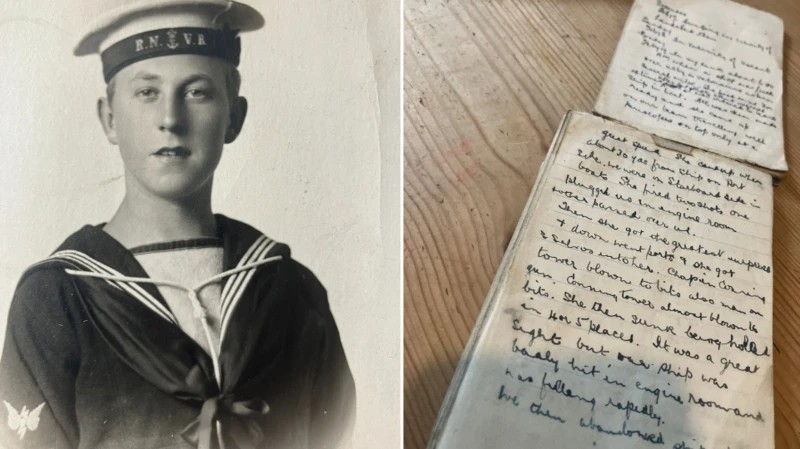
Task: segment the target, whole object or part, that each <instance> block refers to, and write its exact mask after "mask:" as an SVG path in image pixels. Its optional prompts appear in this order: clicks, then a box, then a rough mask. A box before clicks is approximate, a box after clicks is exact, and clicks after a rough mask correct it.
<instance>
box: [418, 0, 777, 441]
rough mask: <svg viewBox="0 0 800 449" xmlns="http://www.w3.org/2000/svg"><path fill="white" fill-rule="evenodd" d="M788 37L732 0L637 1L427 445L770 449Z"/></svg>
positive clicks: (527, 221) (549, 168) (498, 282)
mask: <svg viewBox="0 0 800 449" xmlns="http://www.w3.org/2000/svg"><path fill="white" fill-rule="evenodd" d="M782 36H783V25H782V22H781V21H780V19H777V18H775V17H774V16H771V15H769V14H766V13H763V12H759V11H756V10H754V9H751V8H748V7H745V6H742V5H739V4H736V3H733V2H729V1H727V0H703V1H699V0H695V1H689V0H680V1H679V0H637V1H636V2H635V4H634V6H633V8H632V10H631V13H630V15H629V18H628V21H627V23H626V25H625V29H624V31H623V34H622V38H621V40H620V43H619V45H618V47H617V51H616V53H615V56H614V58H613V61H612V63H611V67H610V69H609V73H608V75H607V77H606V81H605V83H604V85H603V88H602V91H601V93H600V96H599V99H598V102H597V104H596V106H595V111H596V113H595V114H590V113H584V112H571V113H568V114H567V115H566V116H565V117H564V119H563V121H562V124H561V126H560V128H559V130H558V132H557V134H556V136H555V138H554V140H553V143H552V146H551V148H550V151H549V153H548V156H547V158H546V159H545V162H544V163H543V165H542V167H541V169H540V174H539V178H538V180H537V182H536V185H535V187H534V189H533V192H532V193H531V196H530V198H529V201H528V204H527V206H526V208H525V210H524V212H523V215H522V218H521V220H520V222H519V225H518V226H517V230H516V232H515V234H514V237H513V238H512V240H511V243H510V245H509V248H508V250H507V252H506V255H505V257H504V259H503V262H502V264H501V266H500V269H499V271H498V273H497V276H496V278H495V281H494V284H493V285H492V288H491V290H490V292H489V295H488V297H487V300H486V303H485V305H484V308H483V310H482V312H481V315H480V317H479V318H478V321H477V323H476V325H475V329H474V330H473V334H472V336H471V338H470V341H469V343H468V346H467V348H466V350H465V353H464V355H463V356H462V360H461V363H460V365H459V367H458V369H457V371H456V374H455V376H454V379H453V381H452V384H451V387H450V390H449V391H448V394H447V397H446V398H445V401H444V404H443V405H442V408H441V411H440V413H439V418H438V421H437V423H436V426H435V428H434V431H433V434H432V437H431V441H430V444H429V448H431V449H433V448H436V449H455V448H458V449H473V448H474V449H483V448H496V449H502V448H518V447H535V448H542V449H556V448H568V449H581V448H592V449H594V448H647V447H667V448H673V449H688V448H695V449H699V448H701V447H702V448H707V449H711V448H731V449H733V448H754V447H758V448H771V447H774V416H773V391H772V250H771V246H772V245H771V243H772V204H773V202H772V189H773V187H772V182H773V177H772V176H771V175H776V174H779V173H780V172H781V171H785V170H786V168H787V167H786V162H785V158H784V154H783V126H782V118H781V117H782V116H781V88H782V69H781V59H782V57H781V54H782ZM740 161H742V162H740ZM756 166H758V167H756Z"/></svg>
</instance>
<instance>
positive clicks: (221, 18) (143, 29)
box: [74, 0, 264, 82]
mask: <svg viewBox="0 0 800 449" xmlns="http://www.w3.org/2000/svg"><path fill="white" fill-rule="evenodd" d="M116 3H117V4H118V5H117V6H115V7H113V9H111V10H109V11H108V12H106V13H103V14H101V15H100V16H99V17H98V18H97V19H96V20H94V21H93V22H92V23H91V24H90V25H89V27H88V28H87V30H86V31H85V32H84V33H83V34H82V37H81V39H80V40H79V42H78V44H77V45H76V46H75V50H74V53H75V55H76V56H84V55H91V54H94V53H99V54H100V58H101V59H102V62H103V77H104V79H105V80H106V82H108V81H110V80H111V78H113V77H114V75H115V74H116V73H117V72H119V71H120V70H122V69H123V68H124V67H126V66H128V65H130V64H133V63H134V62H137V61H141V60H144V59H148V58H155V57H159V56H167V55H175V54H199V55H205V56H213V57H218V58H221V59H224V60H226V61H230V62H231V63H232V64H234V65H238V64H239V54H240V52H241V46H240V41H239V37H238V32H240V31H251V30H256V29H258V28H261V27H262V26H263V25H264V18H263V17H262V16H261V14H260V13H259V12H258V11H256V10H255V9H253V8H252V7H250V6H248V5H246V4H244V3H240V2H236V1H233V0H123V1H120V0H117V2H116Z"/></svg>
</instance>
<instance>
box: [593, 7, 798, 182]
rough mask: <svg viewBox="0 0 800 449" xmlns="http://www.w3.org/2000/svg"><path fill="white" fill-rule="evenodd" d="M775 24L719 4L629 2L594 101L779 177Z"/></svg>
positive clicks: (609, 112)
mask: <svg viewBox="0 0 800 449" xmlns="http://www.w3.org/2000/svg"><path fill="white" fill-rule="evenodd" d="M782 59H783V22H782V21H781V20H780V19H779V18H777V17H775V16H773V15H771V14H768V13H765V12H762V11H758V10H756V9H753V8H750V7H748V6H744V5H740V4H738V3H734V2H731V1H728V0H636V2H635V3H634V5H633V7H632V8H631V12H630V15H629V16H628V20H627V22H626V24H625V28H624V30H623V32H622V37H621V38H620V41H619V44H618V46H617V50H616V52H615V54H614V58H613V60H612V61H611V66H610V67H609V70H608V73H607V74H606V78H605V81H604V84H603V87H602V89H601V91H600V95H599V97H598V99H597V104H596V105H595V111H597V112H598V113H599V114H602V115H605V116H607V117H611V118H614V119H617V120H620V121H622V122H624V123H627V124H629V125H632V126H634V127H636V128H638V129H640V130H642V131H646V132H649V133H652V134H656V135H658V136H660V137H663V138H666V139H670V140H674V141H678V142H680V143H683V144H687V145H691V146H694V147H698V148H703V149H707V150H710V151H713V152H715V153H719V154H722V155H725V156H728V157H732V158H734V159H738V160H742V161H747V162H752V163H754V164H756V165H760V166H762V167H765V168H768V169H772V170H777V171H785V170H787V165H786V158H785V156H784V152H783V151H784V150H783V116H782V108H781V96H782V92H783V70H782Z"/></svg>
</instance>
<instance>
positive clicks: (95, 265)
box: [46, 250, 177, 324]
mask: <svg viewBox="0 0 800 449" xmlns="http://www.w3.org/2000/svg"><path fill="white" fill-rule="evenodd" d="M59 259H60V260H67V261H71V262H76V263H78V264H80V265H81V266H83V267H84V268H85V269H86V270H88V271H90V272H93V273H99V274H107V275H112V276H123V274H122V273H120V272H119V271H117V270H115V269H113V268H111V267H109V266H108V265H105V264H103V263H102V262H99V261H97V260H95V259H93V258H91V257H89V256H87V255H86V254H84V253H82V252H80V251H75V250H65V251H58V252H56V253H54V254H53V255H51V256H50V257H48V258H47V259H46V260H59ZM106 282H107V283H108V284H110V285H112V286H114V287H116V288H119V289H122V290H124V291H125V292H127V293H128V294H130V295H131V296H132V297H133V298H134V299H136V300H138V301H139V302H140V303H141V304H142V305H144V306H145V307H147V308H148V309H150V310H152V311H153V312H154V313H156V314H157V315H158V316H160V317H161V318H163V319H165V320H167V321H169V322H171V323H173V324H177V320H176V319H175V317H174V316H173V315H172V312H170V310H169V309H167V308H166V307H164V305H163V304H161V303H160V302H158V300H157V299H156V298H154V297H153V295H151V294H150V293H148V292H147V291H146V290H144V289H143V288H142V287H141V286H140V285H138V284H136V283H134V282H129V281H122V280H106Z"/></svg>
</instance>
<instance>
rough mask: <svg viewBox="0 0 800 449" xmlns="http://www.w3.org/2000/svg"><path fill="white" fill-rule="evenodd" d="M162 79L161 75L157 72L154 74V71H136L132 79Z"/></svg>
mask: <svg viewBox="0 0 800 449" xmlns="http://www.w3.org/2000/svg"><path fill="white" fill-rule="evenodd" d="M160 79H161V77H160V76H158V75H156V74H154V73H150V72H138V73H136V75H134V76H133V78H131V81H137V80H144V81H157V80H160Z"/></svg>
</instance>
